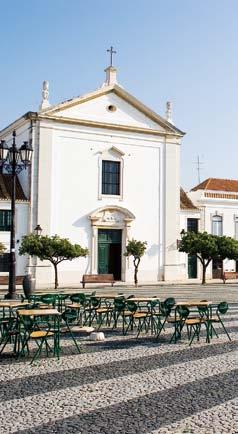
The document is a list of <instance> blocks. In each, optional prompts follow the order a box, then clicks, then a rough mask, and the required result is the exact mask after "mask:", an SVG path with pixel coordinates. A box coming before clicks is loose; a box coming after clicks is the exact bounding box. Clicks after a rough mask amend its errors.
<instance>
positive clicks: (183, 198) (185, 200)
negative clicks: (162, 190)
mask: <svg viewBox="0 0 238 434" xmlns="http://www.w3.org/2000/svg"><path fill="white" fill-rule="evenodd" d="M180 209H198V208H197V207H196V206H195V205H194V204H193V203H192V201H191V199H189V197H188V196H187V194H186V193H185V191H184V190H183V189H182V187H180Z"/></svg>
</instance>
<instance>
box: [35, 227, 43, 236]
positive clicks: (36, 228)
mask: <svg viewBox="0 0 238 434" xmlns="http://www.w3.org/2000/svg"><path fill="white" fill-rule="evenodd" d="M42 231H43V229H42V227H41V225H39V224H38V225H37V226H36V227H35V229H34V233H35V234H36V235H37V236H38V237H40V236H41V233H42Z"/></svg>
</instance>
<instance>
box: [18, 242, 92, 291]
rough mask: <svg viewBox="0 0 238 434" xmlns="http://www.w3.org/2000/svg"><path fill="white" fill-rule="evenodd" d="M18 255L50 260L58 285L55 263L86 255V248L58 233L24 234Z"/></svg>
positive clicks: (56, 284)
mask: <svg viewBox="0 0 238 434" xmlns="http://www.w3.org/2000/svg"><path fill="white" fill-rule="evenodd" d="M19 254H20V255H30V256H37V258H39V259H40V260H41V261H45V260H46V261H50V262H51V263H52V264H53V266H54V269H55V287H56V288H57V286H58V276H57V265H58V264H59V263H60V262H62V261H67V260H69V261H71V260H72V259H75V258H78V257H80V256H84V257H85V256H87V254H88V249H84V248H83V247H81V246H80V245H79V244H71V242H70V241H69V240H68V239H67V238H60V237H59V236H58V235H54V236H52V237H50V236H48V235H44V236H43V235H41V236H39V235H36V234H30V235H25V236H24V237H23V238H22V243H21V247H20V248H19Z"/></svg>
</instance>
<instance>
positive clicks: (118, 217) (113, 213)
mask: <svg viewBox="0 0 238 434" xmlns="http://www.w3.org/2000/svg"><path fill="white" fill-rule="evenodd" d="M89 219H90V220H91V224H92V226H100V224H101V225H102V226H112V225H123V226H130V224H131V222H132V221H133V220H134V219H135V216H134V215H133V214H132V213H131V212H130V211H129V210H128V209H126V208H122V207H119V206H116V205H114V206H110V207H103V208H99V209H97V210H95V211H94V212H93V213H92V214H91V215H89Z"/></svg>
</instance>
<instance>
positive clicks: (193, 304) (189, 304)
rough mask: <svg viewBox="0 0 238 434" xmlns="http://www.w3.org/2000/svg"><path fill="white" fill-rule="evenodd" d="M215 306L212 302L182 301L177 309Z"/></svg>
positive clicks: (177, 304)
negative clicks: (180, 307)
mask: <svg viewBox="0 0 238 434" xmlns="http://www.w3.org/2000/svg"><path fill="white" fill-rule="evenodd" d="M211 304H213V302H212V301H201V300H188V301H181V302H179V303H178V302H177V303H176V305H175V307H177V306H186V307H196V306H197V307H203V306H204V307H207V306H210V305H211Z"/></svg>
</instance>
